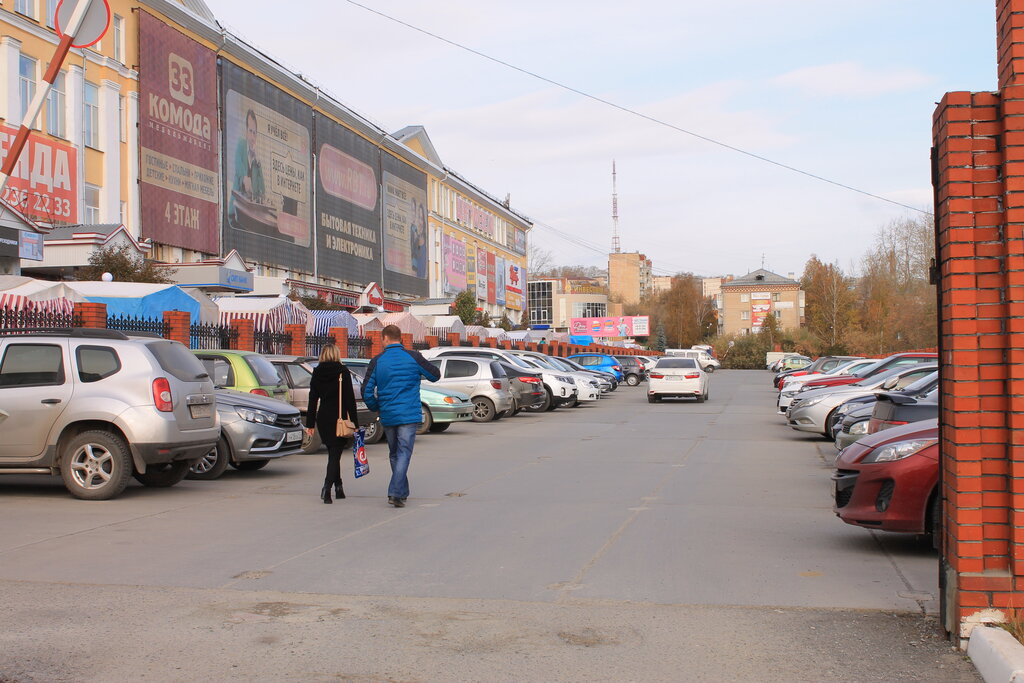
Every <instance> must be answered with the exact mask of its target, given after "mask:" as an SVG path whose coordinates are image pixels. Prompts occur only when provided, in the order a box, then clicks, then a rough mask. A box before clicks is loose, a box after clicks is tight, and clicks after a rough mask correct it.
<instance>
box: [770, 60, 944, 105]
mask: <svg viewBox="0 0 1024 683" xmlns="http://www.w3.org/2000/svg"><path fill="white" fill-rule="evenodd" d="M934 82H935V79H934V78H932V77H931V76H929V75H927V74H925V73H923V72H921V71H918V70H917V69H910V68H903V69H896V68H892V69H890V68H886V69H874V70H872V69H869V68H867V67H866V66H864V65H863V64H858V63H857V62H839V63H836V64H821V65H818V66H807V67H803V68H801V69H795V70H793V71H790V72H788V73H785V74H782V75H781V76H776V77H775V78H773V79H771V81H770V83H772V84H773V85H778V86H783V87H787V88H795V89H797V90H802V91H804V93H805V94H807V95H832V96H837V97H849V98H858V97H877V96H879V95H884V94H886V93H891V92H899V91H903V90H910V89H914V88H921V87H924V86H926V85H931V84H932V83H934Z"/></svg>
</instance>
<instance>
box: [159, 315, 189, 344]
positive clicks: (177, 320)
mask: <svg viewBox="0 0 1024 683" xmlns="http://www.w3.org/2000/svg"><path fill="white" fill-rule="evenodd" d="M164 327H166V328H167V335H166V338H167V339H173V340H174V341H176V342H181V343H182V344H184V345H185V346H190V345H191V343H192V318H191V317H190V316H189V314H188V313H186V312H185V311H164Z"/></svg>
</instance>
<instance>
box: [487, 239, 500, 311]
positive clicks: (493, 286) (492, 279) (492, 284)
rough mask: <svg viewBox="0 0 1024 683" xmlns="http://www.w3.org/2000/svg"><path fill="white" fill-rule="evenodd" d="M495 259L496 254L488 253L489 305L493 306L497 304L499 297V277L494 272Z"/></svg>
mask: <svg viewBox="0 0 1024 683" xmlns="http://www.w3.org/2000/svg"><path fill="white" fill-rule="evenodd" d="M494 258H495V257H494V252H493V251H489V252H487V274H488V278H487V303H489V304H493V303H494V302H495V300H496V296H497V284H498V283H497V277H496V275H497V274H496V273H495V272H494V266H495V262H494Z"/></svg>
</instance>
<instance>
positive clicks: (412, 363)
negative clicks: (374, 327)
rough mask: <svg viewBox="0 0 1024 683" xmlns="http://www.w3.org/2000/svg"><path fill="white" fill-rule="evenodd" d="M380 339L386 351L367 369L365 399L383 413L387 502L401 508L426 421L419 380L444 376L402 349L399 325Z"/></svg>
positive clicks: (389, 327)
mask: <svg viewBox="0 0 1024 683" xmlns="http://www.w3.org/2000/svg"><path fill="white" fill-rule="evenodd" d="M381 336H382V337H383V338H384V344H385V346H384V350H383V351H381V352H380V354H379V355H377V356H376V357H374V359H373V360H371V361H370V364H369V365H368V366H366V381H365V382H364V383H363V400H364V401H365V402H366V407H367V408H369V409H370V410H375V411H377V412H378V413H380V424H381V426H382V427H384V437H385V438H386V439H387V440H388V451H389V455H390V458H391V483H389V484H388V502H389V503H390V504H391V505H394V506H395V507H396V508H401V507H405V499H406V498H408V497H409V477H408V472H409V460H410V459H411V458H412V446H413V443H415V441H416V430H417V429H418V428H419V426H420V424H421V423H422V421H423V413H422V412H421V411H420V378H421V377H426V378H427V379H429V380H430V381H431V382H436V381H437V380H438V379H439V378H440V377H441V373H440V372H439V371H438V369H437V368H435V367H434V366H433V365H431V364H430V363H428V362H427V359H426V358H424V357H423V356H421V355H420V353H419V352H418V351H410V350H408V349H406V348H405V347H403V346H402V331H401V330H400V329H398V327H397V326H395V325H388V326H387V327H385V328H384V330H383V331H382V332H381Z"/></svg>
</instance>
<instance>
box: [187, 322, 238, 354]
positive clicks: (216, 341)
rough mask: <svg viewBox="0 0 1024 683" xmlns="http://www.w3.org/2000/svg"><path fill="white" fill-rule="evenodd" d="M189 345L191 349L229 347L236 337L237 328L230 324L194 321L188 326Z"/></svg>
mask: <svg viewBox="0 0 1024 683" xmlns="http://www.w3.org/2000/svg"><path fill="white" fill-rule="evenodd" d="M188 334H189V347H190V348H193V349H230V348H231V347H232V346H234V343H233V342H234V341H235V340H236V339H238V330H235V329H232V328H231V326H230V325H214V324H213V323H196V324H195V325H191V326H190V327H189V328H188Z"/></svg>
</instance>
